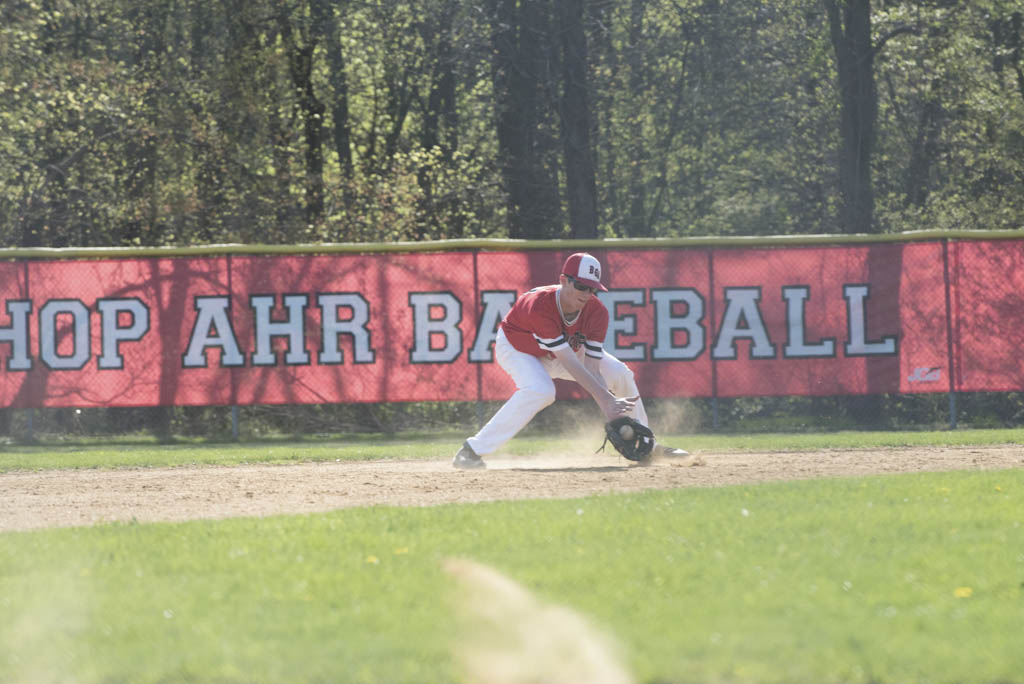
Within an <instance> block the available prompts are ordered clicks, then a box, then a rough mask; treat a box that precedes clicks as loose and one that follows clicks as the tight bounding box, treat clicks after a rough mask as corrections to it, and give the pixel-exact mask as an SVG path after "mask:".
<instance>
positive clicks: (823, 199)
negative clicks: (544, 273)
mask: <svg viewBox="0 0 1024 684" xmlns="http://www.w3.org/2000/svg"><path fill="white" fill-rule="evenodd" d="M515 6H517V3H514V2H512V3H509V2H505V1H499V0H494V2H489V3H484V4H483V5H480V4H479V3H477V4H472V3H470V4H466V3H462V2H457V1H456V0H417V1H416V2H413V3H399V2H395V1H394V0H373V1H372V2H365V3H340V4H336V3H329V2H326V1H325V0H289V2H283V3H282V2H269V1H268V0H258V1H256V2H238V1H237V0H234V1H232V2H226V3H220V4H212V5H211V4H210V3H207V2H204V1H202V0H183V1H181V2H175V3H162V2H157V1H156V0H142V1H141V2H136V1H134V0H133V1H131V2H128V1H127V0H104V1H103V2H100V3H84V4H83V3H76V2H71V1H70V0H48V1H46V2H44V1H43V0H17V1H15V2H7V3H4V4H3V5H2V6H0V131H2V133H0V219H2V220H0V242H2V243H3V244H6V245H23V246H30V245H52V246H61V245H82V246H92V245H133V244H138V245H164V244H196V243H210V242H243V243H251V242H264V243H281V242H316V241H369V240H372V241H386V240H421V239H436V238H449V237H473V236H499V237H500V236H504V235H507V234H508V233H507V231H508V229H509V221H510V220H511V217H512V215H511V214H510V212H509V188H508V187H507V185H508V183H509V178H511V176H508V175H507V174H506V173H505V171H507V168H505V167H504V166H503V165H505V164H506V163H508V159H506V158H504V157H503V152H502V150H501V146H500V145H499V134H498V130H497V128H498V125H499V123H500V122H501V121H502V120H503V119H501V117H500V116H499V114H500V108H501V107H507V106H512V107H520V108H522V109H521V111H514V112H513V116H511V117H507V118H506V119H504V120H505V121H506V122H508V121H515V120H517V117H518V119H521V120H522V121H531V122H534V123H535V124H536V130H533V131H529V132H528V133H529V135H527V136H526V137H525V138H523V139H524V140H527V141H532V142H528V145H529V146H530V147H529V149H524V150H520V151H519V152H520V153H521V155H520V156H521V158H520V159H519V162H521V163H523V164H527V165H532V166H529V168H527V169H525V171H523V170H521V171H523V173H522V174H521V175H520V177H521V178H529V177H531V176H530V174H531V173H533V176H535V177H536V179H538V180H539V179H544V178H550V179H552V181H551V182H552V183H554V182H555V180H554V179H558V180H557V183H558V185H559V187H558V188H555V190H557V193H549V192H548V191H549V190H551V188H548V189H547V190H546V191H545V193H544V196H543V197H541V196H540V195H536V196H535V204H536V205H537V206H534V207H519V208H518V209H517V210H516V211H519V212H526V213H523V214H522V215H523V216H533V217H536V219H537V223H536V225H532V226H528V227H527V228H529V229H530V230H531V231H539V232H540V233H542V234H543V235H544V236H548V237H558V236H561V235H566V234H568V233H567V232H566V226H565V225H564V224H565V221H566V216H567V208H566V206H567V198H566V188H565V161H564V160H563V159H561V155H562V154H563V152H562V150H561V145H562V143H563V137H564V136H565V135H566V133H567V131H566V130H564V128H563V127H564V126H566V125H568V124H566V123H565V122H564V121H561V120H560V118H559V104H558V103H559V97H560V96H561V94H562V93H563V90H564V88H565V82H564V81H563V79H564V75H563V74H562V71H561V70H562V68H563V66H564V65H563V61H564V60H563V59H562V57H561V56H560V55H561V52H560V50H561V49H562V48H561V43H560V40H561V39H560V34H559V33H558V31H556V30H554V29H552V28H550V27H548V26H547V24H549V23H551V22H550V21H547V20H546V19H544V17H528V16H526V15H522V14H518V15H517V14H513V15H510V17H511V18H510V17H506V16H505V15H504V14H501V12H506V11H507V10H508V8H510V7H512V8H514V7H515ZM584 11H585V14H584V17H583V19H584V29H585V32H586V39H587V50H588V55H589V70H588V72H587V74H586V83H585V84H583V86H585V91H584V92H586V93H587V94H588V96H589V98H588V100H589V108H590V115H591V117H590V118H591V131H590V135H589V140H590V141H591V145H592V148H593V149H592V150H591V152H592V154H593V159H594V162H595V168H596V174H597V178H596V181H597V206H598V211H599V224H600V225H599V234H601V235H607V236H644V235H684V234H780V233H828V232H836V230H837V226H838V224H837V223H836V216H837V214H838V211H839V206H840V202H839V191H838V178H837V155H838V154H839V149H840V135H839V93H838V92H837V79H836V72H835V59H834V55H833V53H832V46H831V44H830V39H829V31H828V22H827V20H826V17H825V10H824V8H823V4H822V3H820V2H818V1H817V0H787V1H786V2H781V3H779V2H776V3H767V4H766V3H763V2H753V1H752V0H742V1H740V2H729V3H725V2H719V1H712V0H685V1H682V2H667V1H665V0H631V1H630V2H621V3H606V2H592V3H585V4H584ZM549 19H550V17H549ZM506 21H512V22H513V23H515V22H520V23H517V24H515V25H512V26H510V25H507V23H503V22H506ZM536 21H539V22H540V23H538V24H537V25H534V24H532V23H530V22H536ZM545 22H546V23H545ZM872 24H873V28H872V34H873V35H872V39H873V43H874V44H875V46H876V49H877V54H876V55H875V60H874V61H875V73H874V77H875V83H876V86H877V92H878V126H877V131H876V133H877V145H876V149H875V156H874V164H873V166H874V179H875V185H876V187H875V192H874V197H875V200H876V204H877V210H876V215H877V219H878V223H879V226H880V228H881V229H882V230H887V231H903V230H914V229H929V228H950V229H952V228H958V229H963V228H967V229H975V228H977V229H995V228H1017V227H1020V226H1021V225H1022V223H1024V194H1022V193H1020V192H1019V187H1020V184H1021V181H1022V180H1024V162H1022V161H1021V160H1024V58H1022V49H1021V43H1022V35H1021V34H1022V28H1021V24H1022V22H1021V11H1020V8H1019V6H1018V4H1017V3H1014V2H1012V1H1011V0H984V1H980V2H971V3H953V2H929V3H916V2H913V3H912V2H887V3H877V4H875V10H874V15H873V16H872ZM502 27H505V28H504V29H503V28H502ZM499 29H500V30H506V29H507V31H508V32H509V33H508V35H510V36H512V37H513V38H514V39H515V40H518V41H520V42H519V46H520V49H519V51H518V52H516V51H513V52H510V53H508V54H506V53H504V52H500V51H498V50H496V49H495V45H494V42H493V41H494V40H495V39H496V38H495V36H496V35H497V33H496V31H499ZM502 60H513V61H512V62H507V61H502ZM515 60H519V61H518V62H517V61H515ZM520 69H528V71H529V75H530V78H532V79H534V80H533V81H531V83H532V87H534V89H535V90H534V91H532V92H533V96H535V97H533V96H531V97H533V99H530V100H529V101H515V100H513V101H506V100H503V99H502V98H507V93H503V92H500V91H497V90H496V87H497V86H496V84H497V83H498V82H499V81H498V80H496V79H497V78H498V76H499V75H501V74H506V75H507V74H514V73H518V71H517V70H520ZM574 85H576V86H579V84H574ZM502 103H504V104H502ZM506 152H507V151H506ZM519 162H517V163H519ZM524 174H525V175H524ZM549 195H550V196H549ZM552 201H553V202H554V204H551V202H552ZM531 212H532V213H531ZM516 215H519V214H516Z"/></svg>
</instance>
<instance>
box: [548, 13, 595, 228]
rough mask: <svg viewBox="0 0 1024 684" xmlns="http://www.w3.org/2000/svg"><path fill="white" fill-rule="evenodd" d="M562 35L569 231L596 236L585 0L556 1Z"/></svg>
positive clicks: (563, 128)
mask: <svg viewBox="0 0 1024 684" xmlns="http://www.w3.org/2000/svg"><path fill="white" fill-rule="evenodd" d="M557 5H558V19H559V29H560V31H559V33H560V35H561V39H562V73H563V78H562V99H561V107H560V109H561V117H560V118H561V122H562V140H563V146H564V150H565V178H566V195H567V196H568V199H569V233H570V235H571V236H572V237H574V238H594V237H597V182H596V179H595V169H594V150H593V147H592V145H591V136H590V127H591V116H590V89H589V86H588V84H587V81H588V79H587V70H588V60H587V36H586V33H585V32H584V30H583V0H564V1H562V2H559V3H557Z"/></svg>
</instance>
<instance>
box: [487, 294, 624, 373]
mask: <svg viewBox="0 0 1024 684" xmlns="http://www.w3.org/2000/svg"><path fill="white" fill-rule="evenodd" d="M558 289H559V286H558V285H545V286H544V287H536V288H534V289H532V290H530V291H529V292H526V293H524V294H523V295H522V296H521V297H520V298H519V299H517V300H516V303H515V304H514V305H513V306H512V309H511V310H510V311H509V312H508V313H507V314H505V318H504V320H502V321H501V327H502V329H503V330H504V331H505V337H507V338H508V341H509V342H511V343H512V346H513V347H515V348H516V349H518V350H519V351H521V352H525V353H526V354H533V355H534V356H553V355H552V354H551V352H553V351H557V350H559V349H562V348H563V347H566V346H570V347H572V348H573V350H574V351H577V352H578V351H579V350H580V348H581V347H583V348H584V350H585V353H586V355H587V356H590V357H593V358H595V359H599V358H601V357H602V356H603V354H604V351H603V345H604V338H605V335H606V334H607V333H608V309H606V308H605V306H604V304H602V303H601V300H600V299H598V298H597V297H591V298H590V299H588V300H587V303H586V304H584V305H583V309H582V310H581V311H580V312H579V315H578V316H576V318H575V319H573V321H572V323H569V322H567V321H566V320H565V317H564V316H563V315H562V309H561V307H559V305H558Z"/></svg>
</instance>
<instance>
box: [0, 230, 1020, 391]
mask: <svg viewBox="0 0 1024 684" xmlns="http://www.w3.org/2000/svg"><path fill="white" fill-rule="evenodd" d="M591 252H592V253H593V254H594V255H595V256H597V257H598V258H599V259H600V260H601V262H602V263H603V264H604V270H605V278H604V281H605V283H606V284H607V285H608V286H609V291H608V292H605V293H600V296H601V298H602V300H603V301H604V302H605V304H606V305H607V306H608V308H609V310H610V312H611V325H610V329H609V331H608V336H607V339H606V340H605V349H606V350H608V351H610V352H611V353H613V354H615V355H616V356H618V357H619V358H621V359H623V360H624V361H627V362H628V363H629V364H630V366H631V367H632V368H633V369H634V371H635V372H636V375H637V381H638V384H639V387H640V389H641V392H642V393H643V394H644V396H647V397H711V396H719V397H735V396H752V395H834V394H866V393H886V392H892V393H897V392H898V393H915V392H947V391H951V390H955V391H983V390H999V391H1006V390H1020V389H1024V371H1022V364H1021V363H1020V361H1019V360H1018V357H1017V355H1015V354H1014V352H1015V347H1016V346H1017V344H1018V343H1017V340H1019V339H1021V337H1022V333H1024V306H1022V305H1024V301H1022V297H1024V295H1022V294H1021V293H1022V292H1024V268H1021V266H1022V265H1024V241H1016V240H1014V241H999V242H993V241H989V242H984V241H977V242H974V241H969V242H958V241H950V242H948V243H947V242H943V241H932V242H920V243H906V244H901V243H879V244H865V245H843V246H824V247H785V248H770V247H763V248H762V247H758V248H745V249H733V248H708V249H664V250H650V249H623V250H619V251H610V250H591ZM568 254H569V251H553V250H548V251H526V252H484V251H467V252H448V253H430V254H427V253H423V254H419V253H415V254H372V255H354V254H353V255H349V254H342V255H316V256H313V255H311V256H270V257H261V256H220V257H190V258H185V257H174V258H170V257H169V258H139V259H109V260H75V261H26V262H7V263H2V264H0V300H2V303H0V406H9V407H16V408H26V407H41V406H54V407H56V406H77V407H90V406H152V405H218V404H219V405H229V404H238V405H246V404H282V403H332V402H381V401H433V400H437V401H451V400H457V401H472V400H476V399H478V398H480V399H487V400H495V399H504V398H506V397H507V396H508V395H509V394H510V393H511V391H512V386H511V384H510V382H509V380H508V379H507V377H506V376H505V374H504V373H503V372H502V371H501V369H500V368H498V367H497V364H495V363H494V362H493V348H492V344H493V340H494V334H495V330H496V326H497V324H498V322H499V321H500V320H501V317H502V316H503V315H504V314H505V312H506V311H508V309H509V308H510V307H511V305H512V303H513V302H514V300H515V297H516V296H517V295H518V294H521V293H522V292H525V291H526V290H528V289H530V288H531V287H534V286H536V285H544V284H549V283H553V282H555V281H556V280H557V274H558V272H559V269H560V266H561V264H562V261H563V260H564V258H565V257H566V256H567V255H568ZM564 389H565V388H563V390H564ZM567 392H569V393H571V390H567Z"/></svg>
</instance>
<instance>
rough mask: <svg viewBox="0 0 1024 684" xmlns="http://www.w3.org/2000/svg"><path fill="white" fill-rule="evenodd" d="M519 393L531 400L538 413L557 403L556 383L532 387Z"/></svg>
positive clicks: (525, 388)
mask: <svg viewBox="0 0 1024 684" xmlns="http://www.w3.org/2000/svg"><path fill="white" fill-rule="evenodd" d="M519 391H520V392H522V393H523V395H524V396H525V397H526V398H527V399H528V400H529V402H530V405H531V406H535V407H536V408H537V410H538V411H539V410H540V409H542V408H545V407H546V406H550V405H551V404H553V403H554V402H555V383H553V382H552V383H550V384H545V385H542V384H537V385H531V386H529V387H524V388H522V389H521V390H519Z"/></svg>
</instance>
